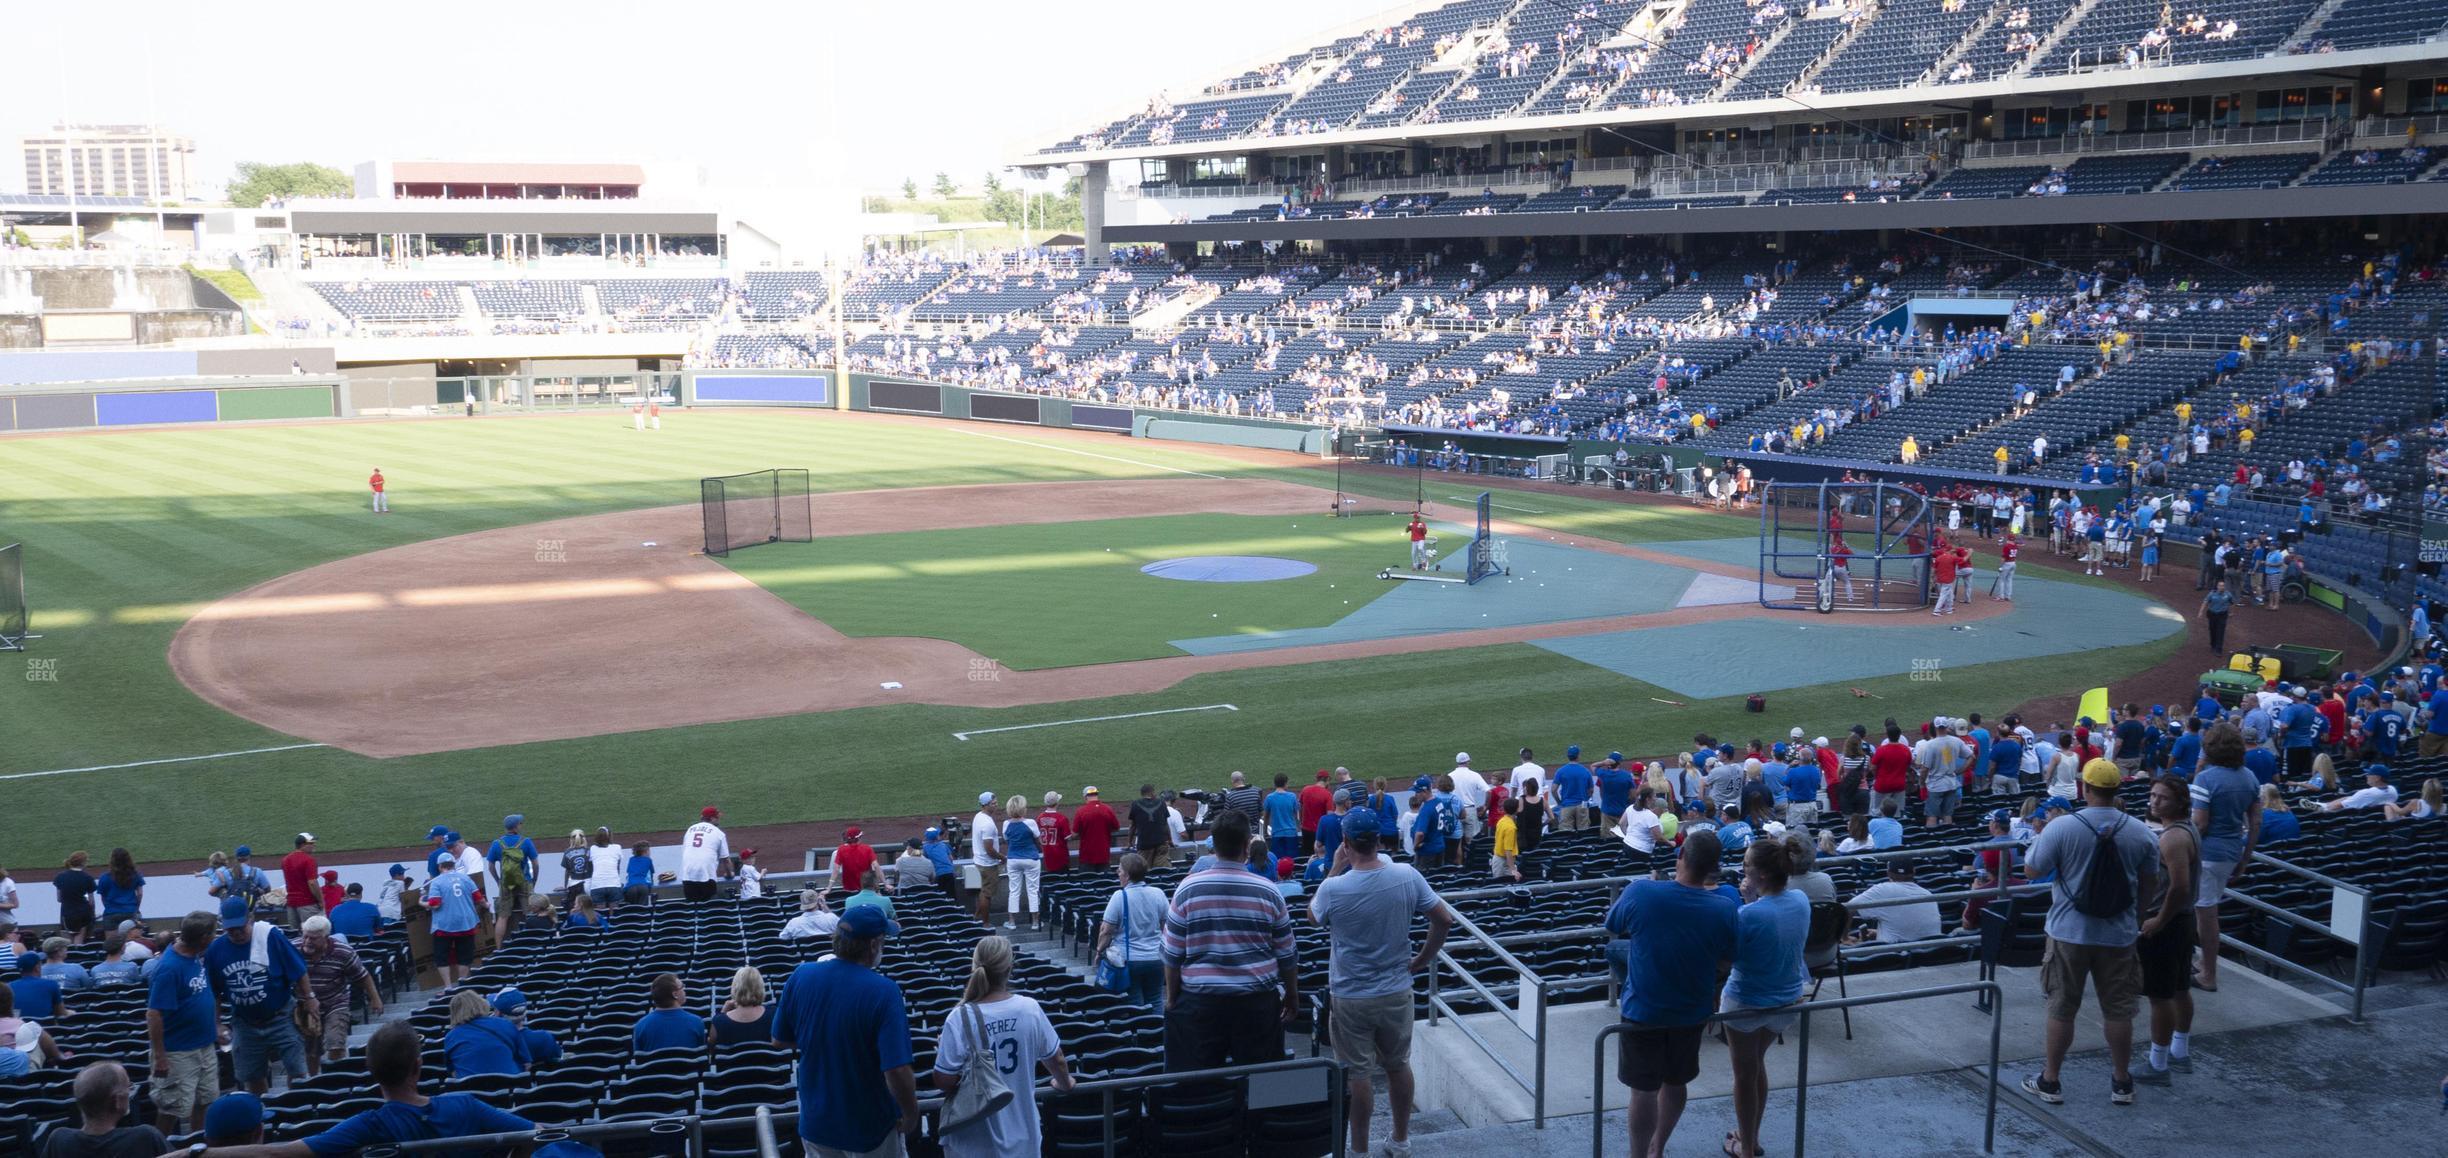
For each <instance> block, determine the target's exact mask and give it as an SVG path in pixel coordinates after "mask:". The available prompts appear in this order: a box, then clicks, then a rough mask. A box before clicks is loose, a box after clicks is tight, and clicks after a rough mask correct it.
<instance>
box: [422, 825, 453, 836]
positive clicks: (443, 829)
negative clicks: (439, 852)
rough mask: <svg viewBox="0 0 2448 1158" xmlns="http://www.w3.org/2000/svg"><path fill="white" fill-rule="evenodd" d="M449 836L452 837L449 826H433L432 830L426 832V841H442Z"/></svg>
mask: <svg viewBox="0 0 2448 1158" xmlns="http://www.w3.org/2000/svg"><path fill="white" fill-rule="evenodd" d="M449 835H450V826H449V825H447V824H437V825H435V826H433V827H432V828H430V829H427V830H426V832H425V839H427V840H440V839H442V838H443V837H446V836H449Z"/></svg>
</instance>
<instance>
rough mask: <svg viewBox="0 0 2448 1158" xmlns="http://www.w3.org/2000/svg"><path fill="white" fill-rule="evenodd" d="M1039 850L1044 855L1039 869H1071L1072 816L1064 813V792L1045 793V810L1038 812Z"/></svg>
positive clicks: (1066, 870)
mask: <svg viewBox="0 0 2448 1158" xmlns="http://www.w3.org/2000/svg"><path fill="white" fill-rule="evenodd" d="M1037 850H1038V854H1039V855H1040V856H1041V857H1043V861H1042V863H1041V864H1040V865H1039V869H1038V871H1040V872H1049V873H1059V872H1069V871H1070V869H1071V818H1070V817H1067V816H1064V815H1063V814H1062V793H1060V792H1048V793H1046V794H1045V811H1043V812H1040V813H1038V814H1037Z"/></svg>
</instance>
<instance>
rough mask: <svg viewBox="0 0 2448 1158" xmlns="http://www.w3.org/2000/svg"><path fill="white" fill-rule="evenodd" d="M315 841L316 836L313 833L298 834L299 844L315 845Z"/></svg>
mask: <svg viewBox="0 0 2448 1158" xmlns="http://www.w3.org/2000/svg"><path fill="white" fill-rule="evenodd" d="M314 839H315V834H313V833H311V832H301V833H299V834H297V842H298V843H299V844H313V843H314Z"/></svg>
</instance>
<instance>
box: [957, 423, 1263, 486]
mask: <svg viewBox="0 0 2448 1158" xmlns="http://www.w3.org/2000/svg"><path fill="white" fill-rule="evenodd" d="M952 431H953V433H955V434H966V435H968V436H970V437H971V438H991V439H993V440H995V441H996V442H1016V443H1019V444H1020V445H1022V446H1034V447H1036V448H1037V449H1039V450H1059V451H1062V452H1064V453H1065V454H1083V455H1086V456H1088V457H1089V458H1101V459H1104V460H1105V461H1107V462H1118V463H1122V464H1124V465H1126V466H1144V467H1146V468H1148V469H1149V470H1169V471H1172V472H1173V473H1174V474H1187V475H1196V476H1198V477H1199V478H1212V479H1222V478H1223V477H1224V476H1223V475H1220V474H1208V473H1207V472H1206V471H1203V470H1184V469H1182V468H1181V467H1178V466H1166V465H1164V464H1162V463H1154V462H1140V461H1139V460H1137V459H1134V458H1116V457H1114V456H1113V455H1110V454H1098V453H1097V452H1095V451H1093V450H1081V449H1079V448H1078V447H1073V446H1056V445H1054V444H1053V443H1050V442H1030V441H1029V440H1027V439H1025V438H1005V437H1003V436H1002V435H1000V434H988V433H986V432H985V431H983V430H965V429H962V428H960V427H957V426H955V427H953V428H952Z"/></svg>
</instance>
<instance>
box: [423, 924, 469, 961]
mask: <svg viewBox="0 0 2448 1158" xmlns="http://www.w3.org/2000/svg"><path fill="white" fill-rule="evenodd" d="M433 963H434V968H436V969H451V968H458V969H465V968H468V967H469V966H472V965H474V964H476V930H474V929H470V930H468V931H467V932H464V933H436V934H434V935H433Z"/></svg>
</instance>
